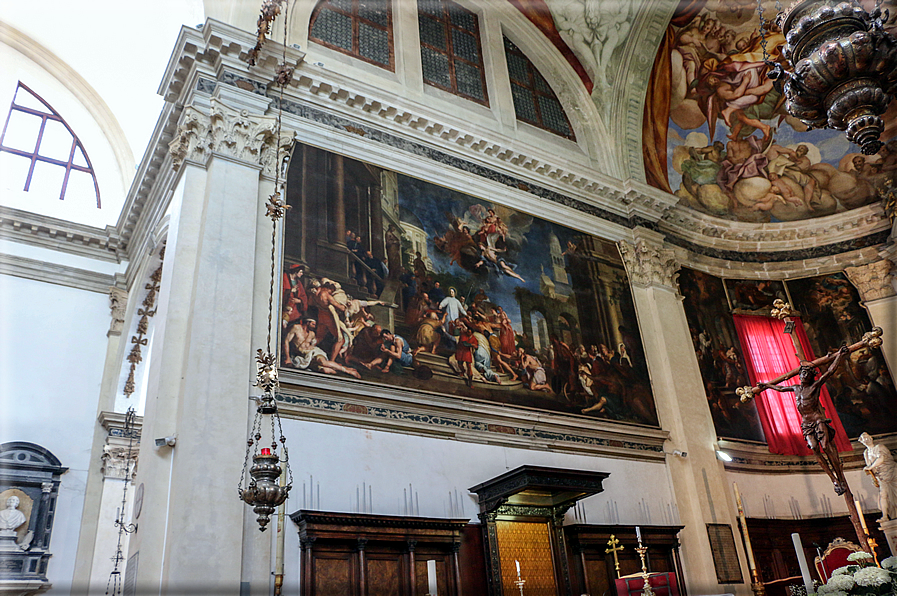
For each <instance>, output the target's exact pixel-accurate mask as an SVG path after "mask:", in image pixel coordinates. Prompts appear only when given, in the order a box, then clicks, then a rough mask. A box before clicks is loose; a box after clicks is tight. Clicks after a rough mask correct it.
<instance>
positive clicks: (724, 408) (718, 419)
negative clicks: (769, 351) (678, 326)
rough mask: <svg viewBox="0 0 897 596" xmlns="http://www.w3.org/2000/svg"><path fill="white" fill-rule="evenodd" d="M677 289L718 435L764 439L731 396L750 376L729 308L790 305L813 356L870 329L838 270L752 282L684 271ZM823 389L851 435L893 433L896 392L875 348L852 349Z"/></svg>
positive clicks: (763, 310) (749, 410)
mask: <svg viewBox="0 0 897 596" xmlns="http://www.w3.org/2000/svg"><path fill="white" fill-rule="evenodd" d="M679 287H680V291H681V293H682V295H683V297H684V302H683V304H684V307H685V314H686V318H687V320H688V324H689V328H690V330H691V336H692V341H693V342H694V347H695V354H696V356H697V359H698V366H699V367H700V369H701V376H702V379H703V382H704V386H705V391H706V394H707V403H708V405H709V407H710V412H711V414H712V416H713V420H714V424H715V426H716V430H717V434H718V435H719V436H721V437H725V438H730V439H742V440H749V441H764V440H765V439H764V437H763V431H762V428H761V427H760V423H759V419H758V418H757V411H756V406H755V405H754V404H753V402H751V403H750V404H747V405H745V404H742V403H741V402H740V401H739V399H738V397H737V396H736V395H735V389H736V388H737V387H740V386H744V385H748V384H749V382H748V381H749V380H748V377H747V374H746V370H745V365H744V359H743V358H744V355H743V352H742V349H741V345H740V343H739V340H738V334H737V332H736V331H735V325H734V323H733V321H732V314H749V315H757V316H770V310H771V307H772V301H773V300H775V299H777V298H781V299H782V300H785V301H786V302H789V303H792V304H793V305H794V306H795V308H796V309H797V310H798V312H799V313H800V321H801V323H802V324H803V327H804V329H805V330H806V332H807V338H808V339H809V342H810V347H811V348H812V350H813V353H814V354H815V355H816V356H821V355H824V354H829V353H832V352H836V351H837V350H838V349H839V348H840V347H841V346H842V345H847V344H852V343H853V342H855V341H856V340H857V339H858V338H860V337H862V335H863V333H865V332H866V331H868V330H870V329H871V328H872V324H871V322H870V321H869V317H868V315H867V314H866V312H865V311H864V310H863V308H862V306H861V305H860V298H859V295H858V294H857V292H856V289H855V288H854V287H853V285H852V284H851V283H850V281H849V280H848V279H847V278H846V277H845V276H844V274H843V273H833V274H829V275H822V276H817V277H811V278H805V279H793V280H787V281H777V280H772V281H769V280H764V281H758V280H733V279H726V280H723V279H720V278H718V277H714V276H712V275H708V274H706V273H701V272H699V271H694V270H691V269H682V272H681V274H680V277H679ZM827 387H828V390H829V394H830V395H831V396H832V400H833V403H834V404H835V408H836V409H837V411H838V416H839V417H840V418H841V422H842V423H843V424H844V429H845V430H846V431H847V434H848V436H849V437H851V438H856V437H858V436H859V435H860V434H861V433H862V432H863V431H864V430H868V429H872V430H868V432H870V433H873V434H880V433H890V432H895V431H897V392H895V389H894V382H893V379H892V377H891V373H890V371H889V370H888V367H887V365H886V363H885V361H884V358H883V356H882V354H881V350H878V349H877V350H869V349H865V348H864V349H861V350H858V351H856V352H852V353H851V354H850V356H849V358H848V360H847V365H846V366H842V367H840V368H838V369H837V370H836V371H835V373H834V374H833V375H832V377H831V378H830V379H829V381H828V382H827Z"/></svg>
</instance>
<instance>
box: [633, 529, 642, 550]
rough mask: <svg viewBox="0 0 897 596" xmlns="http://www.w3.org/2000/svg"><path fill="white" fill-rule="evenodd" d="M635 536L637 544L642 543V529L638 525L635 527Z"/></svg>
mask: <svg viewBox="0 0 897 596" xmlns="http://www.w3.org/2000/svg"><path fill="white" fill-rule="evenodd" d="M635 537H636V538H637V539H638V543H639V546H641V544H642V529H641V528H639V527H638V526H636V527H635Z"/></svg>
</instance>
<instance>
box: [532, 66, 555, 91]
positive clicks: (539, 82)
mask: <svg viewBox="0 0 897 596" xmlns="http://www.w3.org/2000/svg"><path fill="white" fill-rule="evenodd" d="M533 70H535V69H533ZM536 89H538V90H539V91H541V92H542V93H549V94H551V95H554V91H552V90H551V87H549V86H548V82H547V81H546V80H545V78H544V77H543V76H542V75H541V74H539V71H536Z"/></svg>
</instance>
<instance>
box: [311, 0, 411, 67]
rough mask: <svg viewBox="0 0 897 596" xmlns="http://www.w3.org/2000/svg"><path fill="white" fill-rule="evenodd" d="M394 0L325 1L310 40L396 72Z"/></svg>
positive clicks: (317, 11) (313, 21)
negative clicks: (393, 32) (393, 43)
mask: <svg viewBox="0 0 897 596" xmlns="http://www.w3.org/2000/svg"><path fill="white" fill-rule="evenodd" d="M389 4H390V0H323V1H322V2H321V3H320V4H319V5H318V7H317V9H315V12H314V14H312V17H311V27H310V29H309V39H310V40H311V41H315V42H318V43H319V44H321V45H324V46H327V47H328V48H331V49H334V50H336V51H338V52H342V53H343V54H348V55H349V56H352V57H354V58H358V59H359V60H364V61H365V62H370V63H371V64H376V65H377V66H380V67H382V68H387V69H389V70H395V60H394V55H393V47H392V10H390V7H389Z"/></svg>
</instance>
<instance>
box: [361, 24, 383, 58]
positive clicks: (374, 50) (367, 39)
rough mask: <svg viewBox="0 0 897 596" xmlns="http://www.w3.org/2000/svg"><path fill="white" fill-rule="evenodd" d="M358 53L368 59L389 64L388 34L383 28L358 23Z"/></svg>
mask: <svg viewBox="0 0 897 596" xmlns="http://www.w3.org/2000/svg"><path fill="white" fill-rule="evenodd" d="M358 53H359V54H361V55H362V56H363V57H365V58H367V59H368V60H373V61H374V62H377V63H378V64H384V65H386V66H389V35H388V34H387V33H386V31H384V30H383V29H377V28H376V27H371V26H370V25H366V24H364V23H359V24H358Z"/></svg>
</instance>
